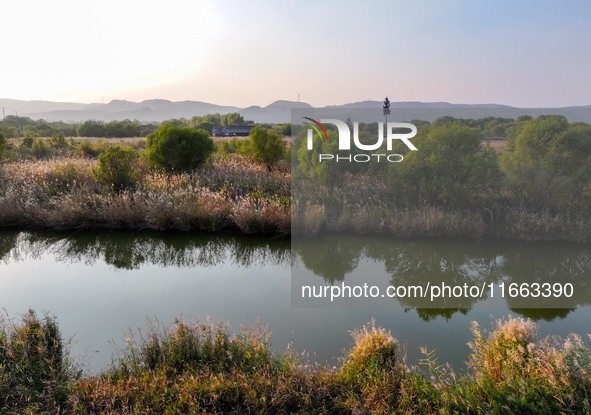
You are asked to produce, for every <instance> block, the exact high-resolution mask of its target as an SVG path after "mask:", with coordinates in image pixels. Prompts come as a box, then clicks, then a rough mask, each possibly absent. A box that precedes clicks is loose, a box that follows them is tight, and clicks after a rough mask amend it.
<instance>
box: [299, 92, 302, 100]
mask: <svg viewBox="0 0 591 415" xmlns="http://www.w3.org/2000/svg"><path fill="white" fill-rule="evenodd" d="M300 95H302V93H301V92H298V102H300Z"/></svg>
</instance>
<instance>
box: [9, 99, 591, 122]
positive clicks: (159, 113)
mask: <svg viewBox="0 0 591 415" xmlns="http://www.w3.org/2000/svg"><path fill="white" fill-rule="evenodd" d="M0 107H3V108H4V112H5V114H6V115H15V114H18V115H21V116H26V117H30V118H33V119H45V120H47V121H66V122H82V121H86V120H100V121H113V120H124V119H131V120H139V121H142V122H160V121H165V120H169V119H171V118H191V117H193V116H200V115H205V114H212V113H220V114H227V113H230V112H238V113H240V114H241V115H242V116H243V117H244V118H245V119H247V120H252V121H254V122H257V123H265V122H268V123H280V122H290V118H291V110H292V108H312V106H311V105H310V104H308V103H306V102H297V101H287V100H278V101H275V102H273V103H271V104H269V105H267V106H265V107H259V106H249V107H245V108H240V107H235V106H228V105H217V104H211V103H208V102H202V101H169V100H165V99H150V100H146V101H142V102H133V101H127V100H113V101H111V102H109V103H106V104H102V103H93V104H80V103H73V102H52V101H40V100H36V101H21V100H14V99H3V98H0ZM324 108H326V109H327V110H331V109H338V108H375V109H377V110H380V109H381V108H382V101H370V100H368V101H361V102H352V103H346V104H342V105H329V106H326V107H324ZM390 108H391V110H392V114H393V116H395V119H396V120H400V121H402V120H406V121H410V120H425V121H433V120H435V119H436V118H439V117H443V116H451V117H454V118H484V117H489V116H491V117H503V118H516V117H519V116H521V115H530V116H532V117H537V116H539V115H545V114H560V115H564V116H565V117H566V118H567V119H568V120H569V121H582V122H586V123H591V105H586V106H571V107H560V108H517V107H511V106H509V105H501V104H450V103H448V102H418V101H410V102H392V103H391V107H390ZM0 115H1V114H0Z"/></svg>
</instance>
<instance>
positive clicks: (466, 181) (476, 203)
mask: <svg viewBox="0 0 591 415" xmlns="http://www.w3.org/2000/svg"><path fill="white" fill-rule="evenodd" d="M481 139H482V133H481V132H480V131H479V130H477V129H475V128H469V127H464V126H462V125H460V124H459V123H457V122H455V121H454V120H449V119H446V120H437V121H436V122H434V123H433V125H432V126H431V127H429V128H424V129H422V130H420V131H419V134H418V135H417V137H416V138H415V139H414V140H415V141H416V146H417V148H418V149H419V150H418V151H411V152H409V153H407V154H406V155H405V157H404V160H403V161H402V162H401V163H396V164H395V165H392V166H391V169H390V172H389V177H388V179H389V184H390V186H391V188H392V190H393V191H394V192H395V194H396V197H397V200H398V201H401V202H403V203H405V204H408V205H412V204H417V203H428V204H433V205H438V206H442V207H444V208H454V209H455V208H461V209H469V208H473V207H482V206H483V204H485V203H486V202H487V200H489V199H490V198H491V197H492V196H493V195H495V194H496V192H497V190H498V188H499V185H500V181H501V174H500V169H499V166H498V162H497V157H496V153H495V152H494V150H492V149H491V148H490V147H483V146H482V144H481Z"/></svg>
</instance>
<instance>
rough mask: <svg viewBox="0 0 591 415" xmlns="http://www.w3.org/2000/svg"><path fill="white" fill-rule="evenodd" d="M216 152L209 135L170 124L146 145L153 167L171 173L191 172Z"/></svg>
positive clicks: (156, 132) (150, 136) (162, 126)
mask: <svg viewBox="0 0 591 415" xmlns="http://www.w3.org/2000/svg"><path fill="white" fill-rule="evenodd" d="M214 150H215V146H214V144H213V140H212V139H211V138H210V137H209V134H208V133H207V131H205V130H197V129H193V128H189V127H180V126H177V125H173V124H170V123H166V124H163V125H161V126H160V128H158V130H156V131H155V132H154V133H152V134H150V135H148V137H147V141H146V158H147V159H148V161H149V162H150V164H151V165H152V166H153V167H156V168H159V169H163V170H165V171H168V172H190V171H191V170H194V169H196V168H197V167H199V166H200V165H201V164H202V163H203V162H205V160H207V158H208V157H209V156H210V155H211V154H212V153H213V152H214Z"/></svg>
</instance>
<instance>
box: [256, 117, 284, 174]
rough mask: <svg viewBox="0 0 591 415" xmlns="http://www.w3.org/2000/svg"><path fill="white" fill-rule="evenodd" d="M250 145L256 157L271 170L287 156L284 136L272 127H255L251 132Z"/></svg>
mask: <svg viewBox="0 0 591 415" xmlns="http://www.w3.org/2000/svg"><path fill="white" fill-rule="evenodd" d="M250 146H251V152H252V156H253V157H254V159H255V160H257V161H259V162H261V163H263V164H264V165H265V166H267V170H269V171H271V170H272V169H273V166H275V165H276V164H277V162H278V161H279V160H281V159H283V158H284V157H285V145H284V143H283V137H282V136H281V135H280V134H279V133H278V132H277V131H275V130H272V129H268V128H264V127H255V128H253V129H252V131H251V132H250Z"/></svg>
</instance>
